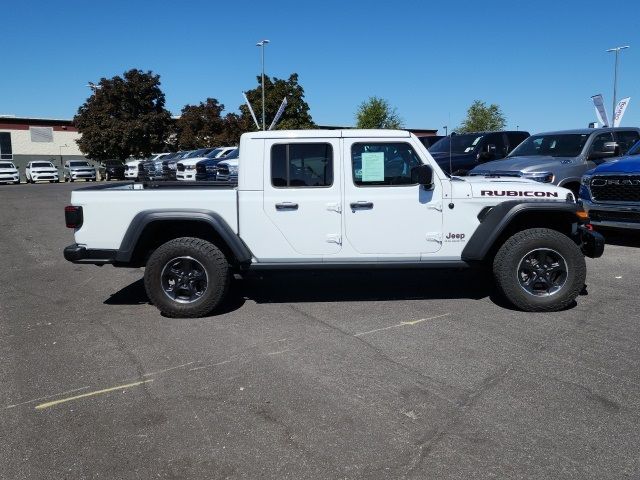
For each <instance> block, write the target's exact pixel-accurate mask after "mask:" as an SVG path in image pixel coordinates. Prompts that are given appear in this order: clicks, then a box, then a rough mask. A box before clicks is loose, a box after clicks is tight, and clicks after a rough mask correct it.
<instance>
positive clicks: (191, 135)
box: [176, 98, 225, 150]
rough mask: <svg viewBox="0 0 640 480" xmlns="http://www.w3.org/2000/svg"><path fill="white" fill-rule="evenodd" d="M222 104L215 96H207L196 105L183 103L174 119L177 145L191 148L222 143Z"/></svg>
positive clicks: (216, 145) (215, 145)
mask: <svg viewBox="0 0 640 480" xmlns="http://www.w3.org/2000/svg"><path fill="white" fill-rule="evenodd" d="M223 110H224V105H222V104H221V103H219V102H218V100H216V99H215V98H207V99H206V100H205V101H204V102H200V104H198V105H185V106H184V108H183V109H182V114H181V115H180V118H179V119H178V120H177V121H176V135H177V138H176V140H177V143H178V147H179V148H181V149H185V150H191V149H195V148H200V147H218V146H220V145H222V143H223V142H222V141H221V138H220V137H221V136H222V134H223V131H224V127H225V125H224V119H223V118H222V115H221V114H222V111H223Z"/></svg>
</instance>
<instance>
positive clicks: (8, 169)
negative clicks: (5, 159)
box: [0, 167, 18, 173]
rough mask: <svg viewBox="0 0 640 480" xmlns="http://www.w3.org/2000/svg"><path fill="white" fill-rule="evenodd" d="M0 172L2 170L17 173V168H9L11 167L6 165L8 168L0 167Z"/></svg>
mask: <svg viewBox="0 0 640 480" xmlns="http://www.w3.org/2000/svg"><path fill="white" fill-rule="evenodd" d="M0 172H2V173H18V169H17V168H11V167H8V168H3V167H0Z"/></svg>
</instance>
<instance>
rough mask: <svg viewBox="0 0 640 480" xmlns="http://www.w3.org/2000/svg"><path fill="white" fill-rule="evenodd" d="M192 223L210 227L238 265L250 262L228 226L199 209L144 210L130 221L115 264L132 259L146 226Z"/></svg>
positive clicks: (248, 254)
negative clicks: (175, 222) (164, 223)
mask: <svg viewBox="0 0 640 480" xmlns="http://www.w3.org/2000/svg"><path fill="white" fill-rule="evenodd" d="M176 220H179V221H185V220H186V221H192V222H203V223H206V224H208V225H210V226H211V227H212V228H213V230H214V231H215V232H216V233H217V234H218V235H219V236H220V238H221V239H222V241H223V242H225V243H226V245H227V246H228V247H229V250H230V251H231V253H232V254H233V256H234V257H235V260H236V261H237V262H238V264H245V263H249V262H251V259H252V258H253V254H252V253H251V251H250V250H249V248H248V247H247V246H246V245H245V243H244V242H243V241H242V239H241V238H240V237H239V236H238V235H237V234H236V233H235V232H234V231H233V229H232V228H231V227H230V226H229V224H228V223H227V222H226V221H225V220H224V218H222V217H221V216H220V215H219V214H217V213H216V212H212V211H210V210H200V209H163V210H144V211H142V212H139V213H138V214H136V216H135V217H133V219H132V220H131V223H130V224H129V227H128V228H127V231H126V232H125V234H124V237H123V238H122V242H121V243H120V248H119V249H118V252H117V254H116V258H115V260H116V262H119V263H125V264H126V263H129V262H130V261H131V259H132V257H133V252H134V250H135V248H136V245H137V244H138V240H139V239H140V236H141V235H142V232H144V230H145V228H146V227H147V225H149V224H150V223H152V222H158V221H159V222H171V221H176Z"/></svg>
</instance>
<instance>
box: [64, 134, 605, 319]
mask: <svg viewBox="0 0 640 480" xmlns="http://www.w3.org/2000/svg"><path fill="white" fill-rule="evenodd" d="M240 152H241V153H240V169H239V178H238V185H233V184H227V185H220V184H214V183H208V182H149V183H144V184H133V183H120V184H109V185H99V186H91V187H87V188H81V189H78V190H75V191H74V192H73V193H72V195H71V205H70V206H68V207H66V208H65V217H66V223H67V226H68V227H70V228H73V229H74V230H75V241H76V243H74V244H73V245H70V246H68V247H67V248H65V251H64V255H65V258H66V259H67V260H69V261H71V262H76V263H90V264H96V265H103V264H107V263H110V264H113V265H115V266H123V267H142V266H144V267H146V268H145V273H144V280H145V287H146V290H147V294H148V296H149V299H150V300H151V301H152V302H153V303H154V304H155V305H156V306H157V307H158V308H159V309H160V310H161V311H162V312H163V313H164V314H165V315H168V316H172V317H196V316H202V315H206V314H208V313H209V312H211V311H212V310H214V309H215V308H216V307H218V306H219V305H220V303H221V302H222V300H223V299H224V297H225V293H226V292H227V289H228V286H229V283H230V282H231V279H232V278H233V274H234V273H237V274H241V275H242V274H246V273H249V272H252V271H255V270H260V269H269V270H278V269H286V268H298V269H301V268H302V269H310V270H311V269H319V268H325V269H326V268H364V269H367V268H377V267H390V268H401V267H412V268H416V267H418V268H459V267H470V266H480V267H485V268H489V269H491V270H492V271H493V273H494V276H495V280H496V283H497V286H498V288H499V290H500V291H501V292H502V293H503V294H504V296H505V297H506V298H507V299H508V300H509V301H510V302H511V303H512V304H513V305H515V306H516V307H518V308H520V309H523V310H526V311H553V310H558V309H562V308H565V307H567V306H568V305H570V304H571V303H572V302H574V300H575V298H576V297H577V296H578V295H579V293H580V291H581V290H582V289H583V287H584V281H585V276H586V266H585V260H584V255H587V256H590V257H598V256H600V255H601V254H602V252H603V248H604V242H603V238H602V236H601V235H599V234H597V233H595V232H593V231H591V229H590V228H589V227H590V225H588V219H587V218H586V215H585V214H584V212H583V211H582V210H580V208H579V207H578V205H577V204H576V202H575V199H574V196H573V194H572V193H571V192H570V191H569V190H567V189H564V188H560V187H557V186H554V185H551V184H543V183H539V182H535V181H533V180H526V179H519V178H485V177H466V178H460V177H449V176H448V175H446V174H445V173H443V171H442V170H441V169H440V168H439V167H438V165H437V163H436V162H435V161H434V160H433V158H432V157H431V155H430V154H429V152H428V151H427V150H426V148H425V147H424V146H423V145H422V143H420V141H419V140H418V139H417V138H416V137H415V136H414V135H412V134H410V133H408V132H405V131H400V130H333V131H329V130H302V131H269V132H256V133H247V134H244V135H242V138H241V141H240Z"/></svg>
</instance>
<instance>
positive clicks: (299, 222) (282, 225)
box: [263, 138, 342, 256]
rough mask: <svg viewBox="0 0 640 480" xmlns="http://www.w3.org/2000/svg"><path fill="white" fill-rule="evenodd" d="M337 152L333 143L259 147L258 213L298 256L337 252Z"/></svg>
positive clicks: (292, 142)
mask: <svg viewBox="0 0 640 480" xmlns="http://www.w3.org/2000/svg"><path fill="white" fill-rule="evenodd" d="M339 146H340V140H339V139H338V138H327V139H325V138H319V139H315V138H314V139H299V140H298V139H277V140H267V141H266V142H265V159H266V161H265V164H264V165H265V167H264V168H265V173H264V176H263V178H264V202H263V206H264V211H265V213H266V215H267V217H268V218H269V219H270V221H271V222H273V224H274V225H275V226H276V227H277V228H278V230H280V232H281V233H282V235H283V237H284V238H285V240H286V241H287V242H288V243H289V244H290V245H291V247H292V248H293V249H294V250H295V251H296V252H298V253H299V254H301V255H303V256H317V255H331V254H336V253H338V252H339V251H340V249H341V247H342V205H341V187H340V178H341V177H340V171H341V169H340V165H341V158H340V148H339Z"/></svg>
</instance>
